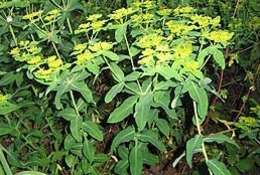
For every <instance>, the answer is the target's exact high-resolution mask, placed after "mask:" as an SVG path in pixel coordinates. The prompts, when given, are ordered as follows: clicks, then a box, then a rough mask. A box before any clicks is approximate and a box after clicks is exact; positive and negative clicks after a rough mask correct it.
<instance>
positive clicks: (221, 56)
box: [212, 47, 225, 70]
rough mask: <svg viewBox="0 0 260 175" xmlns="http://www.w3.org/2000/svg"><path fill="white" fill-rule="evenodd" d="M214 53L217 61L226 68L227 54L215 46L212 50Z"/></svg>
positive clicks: (222, 67)
mask: <svg viewBox="0 0 260 175" xmlns="http://www.w3.org/2000/svg"><path fill="white" fill-rule="evenodd" d="M212 55H213V58H214V60H215V62H216V63H217V64H218V65H219V66H220V67H221V69H222V70H223V69H225V56H224V54H223V52H222V51H220V50H219V49H218V48H216V47H215V48H214V49H213V50H212Z"/></svg>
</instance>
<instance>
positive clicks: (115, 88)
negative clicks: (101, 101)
mask: <svg viewBox="0 0 260 175" xmlns="http://www.w3.org/2000/svg"><path fill="white" fill-rule="evenodd" d="M123 88H124V83H118V84H116V85H114V86H113V87H112V88H111V89H110V90H109V91H108V92H107V94H106V96H105V102H106V103H110V102H111V101H112V100H113V99H114V97H115V96H116V95H117V94H118V93H120V92H121V91H122V90H123Z"/></svg>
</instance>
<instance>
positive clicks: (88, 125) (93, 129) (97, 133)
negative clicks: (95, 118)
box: [83, 121, 104, 141]
mask: <svg viewBox="0 0 260 175" xmlns="http://www.w3.org/2000/svg"><path fill="white" fill-rule="evenodd" d="M83 129H84V131H86V132H87V133H88V134H89V135H91V137H93V138H95V139H97V140H98V141H102V140H103V138H104V137H103V132H102V131H101V130H100V129H99V126H98V124H96V123H94V122H92V121H85V122H84V123H83Z"/></svg>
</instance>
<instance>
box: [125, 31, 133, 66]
mask: <svg viewBox="0 0 260 175" xmlns="http://www.w3.org/2000/svg"><path fill="white" fill-rule="evenodd" d="M124 38H125V43H126V46H127V50H128V53H129V56H130V61H131V65H132V69H133V70H135V65H134V61H133V56H132V53H131V50H130V46H129V43H128V40H127V37H126V34H124Z"/></svg>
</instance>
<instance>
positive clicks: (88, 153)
mask: <svg viewBox="0 0 260 175" xmlns="http://www.w3.org/2000/svg"><path fill="white" fill-rule="evenodd" d="M83 155H84V156H85V157H86V158H87V159H88V161H89V162H90V163H92V162H93V160H94V158H95V148H94V146H93V145H92V144H91V143H90V142H89V141H88V140H85V141H84V143H83Z"/></svg>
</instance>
